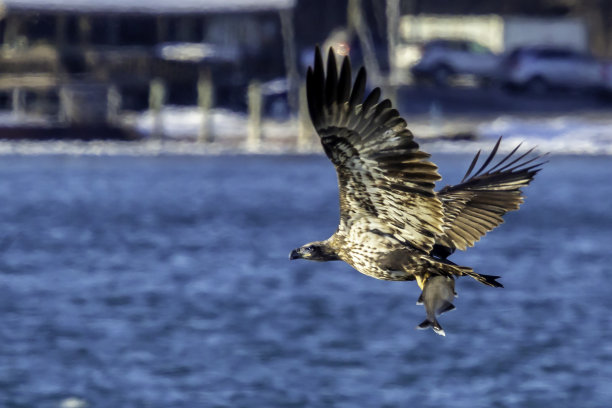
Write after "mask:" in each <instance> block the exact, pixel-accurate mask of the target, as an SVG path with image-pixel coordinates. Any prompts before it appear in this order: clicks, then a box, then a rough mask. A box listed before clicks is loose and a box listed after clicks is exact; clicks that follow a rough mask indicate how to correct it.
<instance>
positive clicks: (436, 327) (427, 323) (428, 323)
mask: <svg viewBox="0 0 612 408" xmlns="http://www.w3.org/2000/svg"><path fill="white" fill-rule="evenodd" d="M429 327H431V328H432V329H433V331H434V332H436V334H439V335H440V336H446V333H445V332H444V329H443V328H442V326H441V325H440V322H438V319H436V318H435V317H434V318H433V319H431V320H430V319H429V318H427V319H425V320H423V322H421V324H419V325H418V326H417V329H419V330H425V329H427V328H429Z"/></svg>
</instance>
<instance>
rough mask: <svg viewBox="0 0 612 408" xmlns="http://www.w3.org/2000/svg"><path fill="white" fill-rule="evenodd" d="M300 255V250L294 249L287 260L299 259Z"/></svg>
mask: <svg viewBox="0 0 612 408" xmlns="http://www.w3.org/2000/svg"><path fill="white" fill-rule="evenodd" d="M301 257H302V254H301V253H300V248H296V249H294V250H293V251H291V253H290V254H289V260H293V259H300V258H301Z"/></svg>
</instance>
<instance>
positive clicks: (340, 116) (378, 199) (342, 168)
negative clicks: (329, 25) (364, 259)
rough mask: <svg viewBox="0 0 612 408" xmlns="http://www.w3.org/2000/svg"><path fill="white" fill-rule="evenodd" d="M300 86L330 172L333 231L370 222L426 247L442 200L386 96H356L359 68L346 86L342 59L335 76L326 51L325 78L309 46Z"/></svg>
mask: <svg viewBox="0 0 612 408" xmlns="http://www.w3.org/2000/svg"><path fill="white" fill-rule="evenodd" d="M306 84H307V85H306V89H307V96H308V108H309V111H310V116H311V118H312V122H313V124H314V126H315V129H316V130H317V133H318V134H319V136H320V137H321V143H322V145H323V149H324V150H325V153H326V154H327V156H328V157H329V158H330V159H331V161H332V162H333V164H334V165H335V167H336V171H337V173H338V184H339V190H340V230H341V231H344V232H348V231H350V230H351V227H352V226H353V225H354V223H355V222H356V220H359V223H360V226H363V225H364V224H365V225H373V222H374V221H375V223H376V227H375V228H376V230H377V233H383V235H385V236H390V237H393V239H395V240H398V241H400V242H401V243H403V244H405V245H412V246H414V247H416V248H420V249H422V250H424V251H427V252H428V251H429V250H430V249H431V248H432V246H433V244H434V239H435V236H437V235H440V234H441V233H442V204H441V202H440V201H439V200H438V198H437V197H436V195H435V192H434V185H435V181H436V180H439V179H440V176H439V175H438V172H437V167H436V166H435V165H434V164H433V163H431V162H430V161H428V160H427V158H428V157H429V155H428V154H427V153H424V152H422V151H421V150H419V146H418V144H417V143H415V142H414V140H413V137H412V134H411V133H410V131H409V130H408V129H407V128H406V122H405V121H404V120H403V119H402V118H401V117H400V116H399V113H398V112H397V110H395V109H393V108H392V106H391V102H390V101H389V100H383V101H381V102H379V101H378V100H379V98H380V89H378V88H376V89H374V90H373V91H372V92H371V93H370V94H369V95H368V96H367V97H366V98H365V100H364V99H363V98H364V94H365V85H366V73H365V70H364V69H363V68H361V69H360V70H359V72H358V74H357V77H356V79H355V82H354V85H352V86H351V66H350V62H349V59H348V58H345V59H344V61H343V63H342V67H341V69H340V73H339V75H338V70H337V66H336V57H335V55H334V53H333V51H332V50H331V49H330V53H329V57H328V60H327V75H326V74H325V72H324V64H323V59H322V57H321V52H320V50H319V49H318V48H317V49H316V52H315V64H314V69H311V68H309V69H308V73H307V78H306ZM364 217H366V220H372V223H370V222H365V223H364ZM370 228H371V229H374V227H373V226H372V227H370Z"/></svg>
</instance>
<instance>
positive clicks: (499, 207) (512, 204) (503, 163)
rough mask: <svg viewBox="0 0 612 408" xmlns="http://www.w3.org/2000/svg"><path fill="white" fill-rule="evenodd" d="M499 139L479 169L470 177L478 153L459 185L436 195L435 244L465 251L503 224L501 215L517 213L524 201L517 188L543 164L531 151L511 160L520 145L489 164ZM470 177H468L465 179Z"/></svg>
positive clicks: (530, 178)
mask: <svg viewBox="0 0 612 408" xmlns="http://www.w3.org/2000/svg"><path fill="white" fill-rule="evenodd" d="M500 142H501V137H500V138H499V139H498V140H497V143H496V144H495V146H494V147H493V150H492V151H491V154H489V157H488V158H487V159H486V160H485V162H484V163H483V164H482V166H481V167H480V168H479V169H478V170H477V171H476V172H475V173H474V174H473V175H472V176H471V177H470V173H471V172H472V170H474V167H475V166H476V163H477V162H478V158H479V156H480V151H479V152H478V153H476V156H475V157H474V160H472V163H471V164H470V167H469V168H468V171H467V172H466V173H465V176H464V177H463V180H461V183H459V184H457V185H455V186H446V187H444V188H443V189H442V190H440V192H439V193H438V197H439V198H440V200H441V201H442V204H443V206H444V225H443V227H442V228H443V229H444V234H442V235H441V236H439V237H438V238H437V239H436V244H438V245H442V246H445V247H448V248H450V249H451V250H452V249H454V248H459V249H462V250H465V249H466V248H467V247H471V246H473V245H474V243H475V242H477V241H478V240H480V238H482V237H483V236H484V235H485V234H486V233H487V232H488V231H491V230H492V229H493V228H495V227H497V226H498V225H500V224H502V223H503V222H504V221H503V219H502V216H503V215H504V214H505V213H507V212H508V211H512V210H518V208H519V206H520V205H521V203H522V202H523V194H522V193H521V190H520V188H521V187H525V186H526V185H528V184H529V183H530V182H531V180H533V177H534V176H535V175H536V174H537V172H538V171H540V168H541V166H542V165H543V164H544V163H545V162H543V161H541V160H540V159H541V158H542V156H535V157H528V155H529V154H530V153H531V152H532V150H533V149H531V150H528V151H527V152H525V153H523V154H521V155H520V156H519V157H514V154H515V153H516V151H517V150H518V148H519V147H520V144H519V145H518V146H516V147H515V148H514V150H512V151H511V152H510V153H509V154H508V155H506V156H505V157H504V158H502V159H501V160H500V161H499V162H497V163H496V164H495V165H491V162H492V160H493V158H494V157H495V154H496V153H497V149H498V148H499V144H500ZM468 177H469V178H468Z"/></svg>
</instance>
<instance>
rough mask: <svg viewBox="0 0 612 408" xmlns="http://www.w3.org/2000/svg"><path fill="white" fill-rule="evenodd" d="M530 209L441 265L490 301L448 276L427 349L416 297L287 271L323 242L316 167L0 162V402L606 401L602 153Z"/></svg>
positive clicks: (444, 162)
mask: <svg viewBox="0 0 612 408" xmlns="http://www.w3.org/2000/svg"><path fill="white" fill-rule="evenodd" d="M434 160H436V161H437V162H438V163H439V164H440V166H441V171H442V173H443V174H444V175H451V176H450V177H449V178H448V180H449V182H456V181H458V179H460V176H461V175H462V173H463V171H465V168H466V167H467V165H468V163H469V160H470V157H469V156H467V155H445V154H438V155H434ZM459 173H461V175H460V174H459ZM527 195H528V198H527V202H526V203H525V205H524V206H523V208H522V210H521V211H520V212H517V213H512V214H510V215H509V216H508V217H507V222H506V224H504V225H503V226H502V227H501V228H499V229H498V230H496V231H495V232H494V233H491V234H489V235H488V236H487V237H486V239H485V240H483V242H480V243H479V244H478V245H477V246H476V247H475V248H472V249H470V250H469V251H468V252H466V253H461V254H456V255H455V256H454V257H453V258H452V259H453V260H455V262H457V263H460V264H463V265H469V266H472V267H474V268H475V269H476V270H477V271H479V272H482V273H489V274H496V275H502V276H503V279H502V282H503V284H504V285H505V286H506V287H505V289H493V288H489V287H485V286H482V285H479V284H478V283H476V282H475V281H472V280H468V279H466V278H462V279H461V280H459V281H458V283H457V290H458V292H459V298H458V299H457V301H456V303H455V304H456V306H457V310H456V311H454V312H452V313H449V314H446V315H444V316H442V317H441V319H440V320H441V323H442V325H443V326H444V328H445V329H446V332H447V336H446V338H443V337H440V336H437V335H435V334H434V333H433V332H432V331H424V332H422V331H416V330H415V326H416V324H417V323H419V322H420V321H421V320H422V319H423V316H424V310H423V308H422V307H420V306H416V305H415V301H416V299H417V297H418V293H419V291H418V288H417V287H416V285H415V284H414V283H400V282H383V281H377V280H374V279H372V278H369V277H366V276H363V275H360V274H359V273H357V272H355V271H354V270H352V269H351V268H350V267H348V266H347V265H345V264H342V263H338V262H336V263H309V262H305V261H293V262H289V261H288V259H287V256H288V254H289V252H290V250H291V249H292V248H294V247H296V246H299V245H301V244H303V243H305V242H308V241H312V240H316V239H323V238H326V237H327V236H329V235H330V234H331V233H332V232H333V231H334V229H335V226H336V223H337V217H338V210H337V193H336V180H335V175H334V171H333V168H332V167H331V165H329V163H328V162H327V160H326V159H325V158H323V157H318V156H312V157H248V156H247V157H177V156H167V157H104V158H101V157H67V156H42V157H36V156H34V157H17V156H9V157H3V158H2V160H1V161H0V196H1V197H2V205H0V226H1V229H0V234H1V235H0V238H1V239H0V245H1V247H2V257H0V291H1V295H0V406H2V407H42V408H45V407H60V406H62V404H63V405H64V406H67V405H68V403H67V401H72V402H75V401H77V402H79V403H80V404H81V405H82V406H86V405H87V406H90V407H164V408H166V407H302V406H313V407H366V406H371V407H399V406H404V407H408V406H413V407H445V406H452V407H466V408H467V407H470V408H474V407H476V408H478V407H483V408H484V407H521V408H525V407H546V408H548V407H553V406H554V407H582V408H590V407H593V408H595V407H606V406H609V403H610V401H612V388H611V387H610V384H612V340H610V339H612V321H611V319H610V318H609V314H610V310H612V296H611V293H612V285H611V284H610V277H611V276H612V266H611V262H612V255H611V251H610V240H611V238H610V237H611V236H612V235H611V231H612V216H611V214H610V210H611V209H612V159H610V157H588V158H580V157H563V156H555V157H553V158H552V160H551V162H550V163H549V164H548V165H546V167H545V169H544V171H543V172H542V173H541V174H540V175H539V176H538V178H537V179H536V181H535V182H534V183H533V185H532V186H530V187H529V188H528V189H527ZM70 399H72V400H70Z"/></svg>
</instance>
